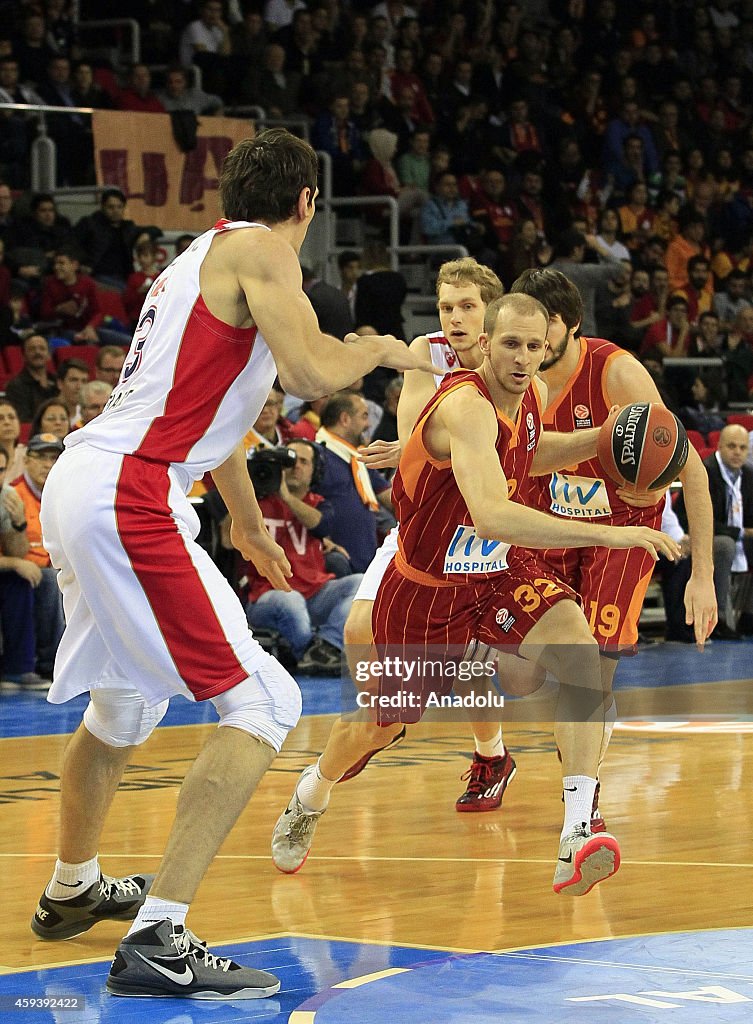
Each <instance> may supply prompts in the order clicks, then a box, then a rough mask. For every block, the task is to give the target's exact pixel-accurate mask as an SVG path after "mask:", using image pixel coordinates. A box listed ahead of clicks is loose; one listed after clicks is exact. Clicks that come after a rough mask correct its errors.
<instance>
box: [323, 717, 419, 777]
mask: <svg viewBox="0 0 753 1024" xmlns="http://www.w3.org/2000/svg"><path fill="white" fill-rule="evenodd" d="M405 731H406V730H405V726H403V727H402V729H401V730H400V732H399V733H398V734H397V736H393V738H392V739H391V740H390V742H389V743H385V745H384V746H383V747H377V748H376V750H370V751H369V752H368V754H364V755H363V757H362V758H360V760H358V761H356V763H355V764H354V765H352V766H351V767H350V768H348V770H347V772H346V773H345V774H344V775H343V777H342V778H341V779H338V780H337V781H338V782H348V780H349V779H354V778H355V777H356V775H360V774H361V772H362V771H363V770H364V768H365V767H366V765H367V764H368V763H369V761H370V760H371V759H372V757H373V756H374V755H375V754H381V752H382V751H383V750H389V749H390V747H396V746H397V745H398V743H402V741H403V740H404V739H405Z"/></svg>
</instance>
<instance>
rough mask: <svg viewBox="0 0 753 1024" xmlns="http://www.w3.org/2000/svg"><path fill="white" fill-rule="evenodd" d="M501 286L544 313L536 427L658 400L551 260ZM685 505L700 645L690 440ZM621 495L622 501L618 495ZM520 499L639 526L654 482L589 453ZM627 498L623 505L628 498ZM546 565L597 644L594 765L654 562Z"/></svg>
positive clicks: (707, 573)
mask: <svg viewBox="0 0 753 1024" xmlns="http://www.w3.org/2000/svg"><path fill="white" fill-rule="evenodd" d="M511 292H512V293H514V294H516V293H523V294H526V295H530V296H533V297H534V298H536V299H538V300H539V302H541V303H542V304H543V305H544V307H545V308H546V310H547V312H548V314H549V332H548V335H547V337H548V339H549V351H548V352H547V354H546V357H545V359H544V361H543V362H542V364H541V369H540V372H541V375H542V377H543V379H544V381H545V383H546V387H547V393H548V398H547V404H546V408H545V411H544V414H543V424H544V427H545V429H548V430H552V431H565V432H569V431H576V433H577V432H578V431H582V430H587V429H589V428H591V427H600V426H601V425H602V424H603V423H604V421H605V420H606V418H607V415H608V413H609V409H610V408H611V407H612V406H614V405H620V406H622V405H627V404H629V403H631V402H658V403H659V404H663V403H662V401H661V397H660V395H659V392H658V391H657V389H656V386H655V384H654V382H653V380H652V379H651V377H650V376H649V374H648V372H647V370H645V368H644V367H643V366H641V364H640V363H639V362H638V361H637V360H636V359H634V358H633V356H632V355H631V354H630V353H628V352H625V351H624V350H622V349H620V348H618V347H617V346H616V345H613V344H612V343H611V342H609V341H604V340H603V339H601V338H590V337H582V336H581V334H580V330H581V322H582V319H583V300H582V298H581V296H580V293H579V291H578V289H577V288H576V287H575V284H574V283H573V282H572V281H570V280H569V279H568V278H567V277H566V276H565V275H564V274H563V273H561V272H560V271H558V270H555V269H553V268H551V267H548V268H546V269H545V270H527V271H524V273H523V274H521V276H520V277H519V278H518V279H517V281H515V282H514V283H513V285H512V288H511ZM680 478H681V480H682V481H683V488H684V490H685V492H686V494H687V495H688V500H689V503H690V504H691V506H692V518H693V526H694V534H695V536H694V538H693V553H694V557H693V575H692V577H691V580H690V582H689V583H688V586H687V589H686V592H685V607H686V621H687V623H688V624H689V625H690V624H692V625H693V626H694V630H695V638H696V642H697V643H698V645H699V646H700V647H702V646H703V644H704V643H705V641H706V639H707V638H708V636H709V634H710V632H711V630H712V629H713V627H714V625H715V623H716V601H715V598H714V590H713V564H712V556H711V543H712V517H711V503H710V501H709V495H708V485H707V482H706V474H705V471H704V468H703V465H702V463H701V460H700V459H699V457H698V454H697V453H696V451H695V449H693V448H692V447H691V449H690V452H689V454H688V461H687V463H686V466H685V468H684V469H683V470H682V472H681V474H680ZM626 499H627V501H626ZM528 500H529V503H530V504H531V505H533V507H535V508H538V509H540V510H541V511H546V512H549V513H551V514H552V515H554V516H556V517H558V518H559V519H561V520H567V519H569V520H571V521H572V520H581V521H583V522H584V523H588V524H590V525H592V526H598V525H599V524H603V523H609V524H612V525H617V526H623V525H642V526H649V527H651V528H654V529H658V528H659V526H660V524H661V516H662V510H663V506H664V491H661V492H658V493H653V494H648V495H645V496H636V495H635V494H632V493H631V492H629V491H625V490H624V489H621V488H619V487H617V485H616V484H615V483H614V482H613V481H612V480H610V479H609V478H607V477H606V476H605V474H604V472H603V470H602V468H601V465H600V463H599V461H598V459H596V458H589V459H585V460H583V461H580V462H579V463H578V464H577V465H575V466H573V467H572V468H568V469H567V470H566V471H561V472H560V471H558V472H554V473H552V474H550V475H548V476H542V477H539V478H538V479H536V480H533V481H531V486H530V488H529V493H528ZM628 502H629V504H628ZM542 558H543V561H544V563H545V564H546V565H548V566H549V567H550V568H551V570H552V571H553V572H554V573H556V574H557V576H558V577H559V578H560V579H562V580H564V581H565V582H566V583H568V584H569V585H570V586H572V587H573V589H574V590H575V591H576V592H577V593H578V594H579V595H580V598H581V601H582V603H583V608H584V610H585V613H586V616H587V617H588V621H589V625H590V627H591V630H592V632H593V634H594V637H595V638H596V640H597V642H598V644H599V648H600V650H601V654H602V657H601V673H602V687H603V692H604V714H605V725H604V736H603V740H602V745H601V750H600V753H599V762H598V763H599V765H601V763H602V761H603V759H604V756H605V754H606V750H607V746H608V744H609V740H610V737H611V734H612V728H613V727H614V722H615V719H616V715H617V711H616V705H615V702H614V698H613V697H612V680H613V677H614V672H615V669H616V667H617V661H616V658H617V657H618V656H619V654H620V652H630V651H632V650H634V649H635V645H636V643H637V639H638V619H639V617H640V612H641V607H642V604H643V598H644V596H645V594H646V589H647V587H648V584H649V581H650V579H651V574H652V572H653V569H654V561H653V559H651V558H650V557H648V556H647V555H646V553H645V552H641V551H640V550H639V549H633V550H631V551H624V552H619V551H611V550H608V549H607V548H604V547H582V548H577V549H576V548H568V549H565V550H562V549H556V550H555V549H549V550H546V551H544V552H542ZM591 781H592V782H593V783H594V784H595V787H596V788H595V797H594V803H593V808H592V830H594V824H593V823H594V822H596V823H598V824H596V826H595V827H596V828H601V827H603V822H602V821H601V818H600V816H599V814H598V792H599V791H598V782H597V778H594V779H592V780H591Z"/></svg>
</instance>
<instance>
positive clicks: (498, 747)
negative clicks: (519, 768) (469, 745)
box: [474, 726, 506, 757]
mask: <svg viewBox="0 0 753 1024" xmlns="http://www.w3.org/2000/svg"><path fill="white" fill-rule="evenodd" d="M474 739H475V741H476V753H477V754H481V756H482V757H504V756H505V752H506V747H505V744H504V740H503V739H502V726H500V727H499V729H497V735H496V736H494V737H493V739H490V740H480V739H479V738H478V736H474Z"/></svg>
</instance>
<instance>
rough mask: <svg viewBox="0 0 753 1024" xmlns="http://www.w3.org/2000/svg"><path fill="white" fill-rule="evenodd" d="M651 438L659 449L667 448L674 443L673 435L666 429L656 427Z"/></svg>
mask: <svg viewBox="0 0 753 1024" xmlns="http://www.w3.org/2000/svg"><path fill="white" fill-rule="evenodd" d="M651 437H652V438H653V439H654V444H655V445H657V446H658V447H659V448H666V447H667V445H669V444H671V443H672V435H671V434H670V432H669V430H667V428H666V427H654V431H653V433H652V434H651Z"/></svg>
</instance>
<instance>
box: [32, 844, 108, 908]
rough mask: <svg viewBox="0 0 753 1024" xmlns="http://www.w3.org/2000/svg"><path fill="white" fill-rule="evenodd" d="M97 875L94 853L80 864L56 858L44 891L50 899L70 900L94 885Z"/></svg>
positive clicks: (96, 859) (96, 860)
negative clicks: (89, 858)
mask: <svg viewBox="0 0 753 1024" xmlns="http://www.w3.org/2000/svg"><path fill="white" fill-rule="evenodd" d="M99 875H100V869H99V857H98V856H97V855H96V854H95V856H94V857H92V859H91V860H85V861H83V863H81V864H66V863H65V861H62V860H58V861H55V870H54V872H53V875H52V880H51V881H50V882H49V884H48V886H47V888H46V889H45V892H46V893H47V895H48V896H49V897H50V899H51V900H70V899H72V898H73V897H74V896H80V895H81V893H82V892H85V890H86V889H88V888H89V886H90V885H94V883H95V882H96V881H97V880H98V878H99Z"/></svg>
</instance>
